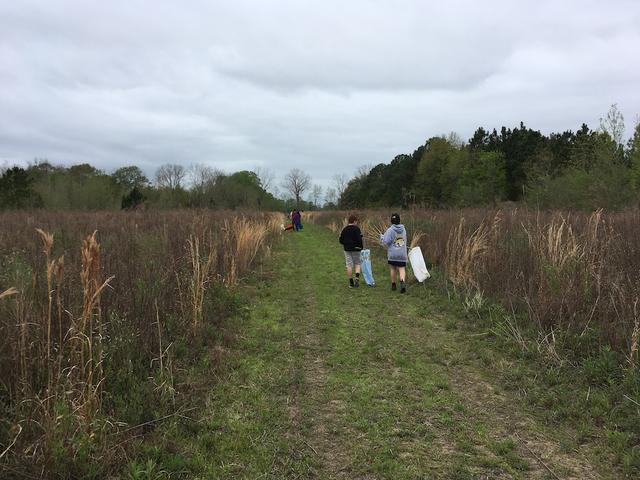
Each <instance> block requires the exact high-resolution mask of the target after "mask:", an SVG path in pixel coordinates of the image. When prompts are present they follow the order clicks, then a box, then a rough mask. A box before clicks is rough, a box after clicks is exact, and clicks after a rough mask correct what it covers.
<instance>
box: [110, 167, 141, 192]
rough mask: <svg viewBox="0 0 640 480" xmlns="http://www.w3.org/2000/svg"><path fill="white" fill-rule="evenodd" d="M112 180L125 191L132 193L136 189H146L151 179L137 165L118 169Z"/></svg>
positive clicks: (112, 175)
mask: <svg viewBox="0 0 640 480" xmlns="http://www.w3.org/2000/svg"><path fill="white" fill-rule="evenodd" d="M111 178H113V181H114V182H115V184H116V185H118V186H119V187H120V188H122V189H123V190H125V191H130V190H132V189H134V188H135V187H146V186H147V185H148V184H149V179H148V178H147V177H146V176H145V174H144V173H143V172H142V170H141V169H140V167H136V166H135V165H130V166H127V167H120V168H118V169H117V170H115V171H114V172H113V173H112V174H111Z"/></svg>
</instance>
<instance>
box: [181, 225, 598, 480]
mask: <svg viewBox="0 0 640 480" xmlns="http://www.w3.org/2000/svg"><path fill="white" fill-rule="evenodd" d="M380 256H381V253H380V252H377V251H376V252H375V257H376V258H375V261H374V275H375V276H376V281H377V282H378V286H377V287H375V288H370V287H367V286H362V287H361V288H359V289H348V288H347V281H346V278H345V274H344V265H343V258H342V253H341V249H340V246H339V245H338V243H337V239H336V238H335V235H334V234H333V233H331V232H329V231H328V230H326V229H323V228H320V227H317V226H313V225H308V226H306V227H305V230H304V231H303V232H301V233H290V234H288V235H286V237H285V239H284V241H283V242H281V244H279V245H278V246H277V247H275V248H274V251H273V252H272V253H271V255H270V257H269V258H268V259H266V260H265V263H264V265H263V266H262V267H261V270H262V271H261V272H260V273H259V274H258V275H257V276H256V277H257V278H256V279H255V280H252V281H251V284H250V285H249V286H248V287H247V291H248V292H249V293H248V298H249V302H250V303H249V304H248V305H247V308H248V312H249V313H248V315H247V317H246V319H245V320H244V321H243V323H242V324H241V325H239V326H238V327H237V338H236V339H235V340H234V342H233V350H232V351H231V352H230V353H228V355H227V357H226V358H227V359H226V360H225V365H224V366H223V368H221V371H222V373H221V374H220V375H221V377H220V378H219V379H218V381H217V382H216V385H215V387H214V388H213V389H212V391H211V392H210V393H209V394H208V398H207V401H206V406H205V407H204V408H205V409H204V411H203V412H202V423H201V428H198V429H197V431H196V432H195V433H194V435H193V436H192V437H190V438H189V439H188V440H187V441H188V442H189V445H188V446H187V449H188V452H189V455H190V456H191V458H193V459H195V460H194V461H195V462H196V463H197V469H198V471H199V472H201V473H199V475H201V478H247V479H258V478H269V479H284V478H291V479H294V478H300V479H305V478H318V479H331V478H343V479H361V478H362V479H364V478H366V479H382V478H385V479H418V478H424V479H437V478H443V479H471V478H487V479H495V478H556V477H555V476H553V474H552V473H550V472H549V471H548V469H547V468H546V467H545V466H544V465H546V466H547V467H549V468H550V469H551V470H552V471H553V473H554V474H555V475H557V476H558V477H559V478H581V479H586V478H601V477H600V476H599V475H598V474H596V473H595V471H594V469H593V467H592V466H591V465H590V464H589V462H588V461H587V460H586V459H585V454H584V453H583V452H582V451H581V450H579V449H577V447H575V446H574V445H573V444H572V443H571V442H570V441H569V440H568V439H569V438H570V432H563V431H562V430H561V429H558V428H552V427H549V426H545V425H543V424H541V422H540V420H536V417H535V416H534V414H533V413H528V411H527V408H526V407H525V406H523V405H521V404H520V403H519V401H518V400H516V399H514V398H512V397H511V396H510V395H509V394H508V392H505V391H503V390H502V389H501V388H500V387H499V386H498V385H497V383H496V382H492V381H491V369H490V368H486V367H480V366H479V364H480V363H481V362H478V361H477V359H478V353H477V352H476V351H475V350H474V349H476V350H477V349H478V346H477V345H478V342H477V341H471V340H470V334H469V332H467V331H466V329H465V328H464V324H463V322H464V321H463V320H461V319H457V318H456V317H455V314H454V313H452V312H453V310H452V309H450V308H449V307H448V306H447V301H446V298H443V297H442V294H441V293H440V292H438V291H437V290H436V289H435V288H434V287H430V286H428V285H427V286H421V285H417V284H414V285H409V293H408V294H407V295H400V294H399V293H398V292H391V291H390V289H389V288H388V287H389V282H388V271H387V268H386V265H385V264H384V262H383V259H381V258H379V257H380ZM541 460H542V461H541ZM542 462H544V465H543V463H542ZM600 473H602V472H600Z"/></svg>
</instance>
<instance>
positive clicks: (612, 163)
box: [339, 105, 640, 209]
mask: <svg viewBox="0 0 640 480" xmlns="http://www.w3.org/2000/svg"><path fill="white" fill-rule="evenodd" d="M623 133H624V117H623V116H622V114H621V113H620V112H619V110H618V108H617V106H616V105H612V107H611V109H610V110H609V112H608V114H607V116H606V117H605V118H602V119H601V121H600V128H599V129H598V130H591V129H590V128H589V127H588V126H587V125H585V124H583V125H582V126H581V128H580V129H579V130H578V131H576V132H573V131H570V130H568V131H565V132H562V133H551V134H549V135H543V134H542V133H541V132H540V131H537V130H533V129H531V128H528V127H526V126H525V125H524V124H523V123H520V125H519V126H517V127H515V128H506V127H502V128H501V129H500V130H499V131H498V130H496V129H494V130H493V131H487V130H485V129H484V128H482V127H481V128H478V129H477V130H476V131H475V133H474V134H473V136H472V137H471V138H470V139H469V140H468V141H467V142H463V141H462V140H461V139H460V138H459V137H458V136H457V135H455V134H450V135H448V136H438V137H432V138H430V139H428V140H427V141H426V143H425V144H424V145H422V146H420V147H418V148H417V149H416V150H415V151H414V152H413V153H412V154H406V155H398V156H396V157H395V158H394V159H393V160H392V161H391V162H390V163H389V164H382V163H381V164H379V165H376V166H375V167H373V168H366V169H361V171H360V172H359V173H358V174H356V176H355V177H354V178H353V179H351V180H350V181H349V183H348V185H347V186H346V188H345V190H344V192H343V193H342V195H341V196H340V200H339V204H340V206H341V207H343V208H365V207H388V206H405V207H406V206H408V205H410V204H419V205H424V206H429V207H450V206H456V207H463V206H477V205H491V204H496V203H498V202H505V201H511V202H520V201H525V202H527V203H529V204H532V205H535V206H538V207H542V208H578V209H593V208H599V207H606V208H620V207H623V206H627V205H630V204H633V203H636V202H637V201H638V198H639V197H640V123H638V124H636V126H635V128H634V132H633V136H632V137H631V138H630V139H629V141H628V142H627V143H626V144H623Z"/></svg>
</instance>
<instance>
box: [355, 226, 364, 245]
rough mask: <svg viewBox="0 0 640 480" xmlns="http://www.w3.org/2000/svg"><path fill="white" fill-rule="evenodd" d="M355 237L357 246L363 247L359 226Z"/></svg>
mask: <svg viewBox="0 0 640 480" xmlns="http://www.w3.org/2000/svg"><path fill="white" fill-rule="evenodd" d="M356 238H357V239H358V247H359V248H360V250H362V249H363V248H364V244H363V243H362V231H360V228H358V231H357V232H356Z"/></svg>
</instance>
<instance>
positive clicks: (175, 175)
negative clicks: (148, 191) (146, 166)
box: [156, 163, 187, 190]
mask: <svg viewBox="0 0 640 480" xmlns="http://www.w3.org/2000/svg"><path fill="white" fill-rule="evenodd" d="M186 174H187V172H186V170H185V168H184V167H183V166H182V165H176V164H174V163H165V164H164V165H162V166H161V167H160V168H158V170H156V184H157V185H158V186H159V187H163V188H170V189H171V190H175V189H177V188H180V187H181V186H182V181H183V180H184V177H185V176H186Z"/></svg>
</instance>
